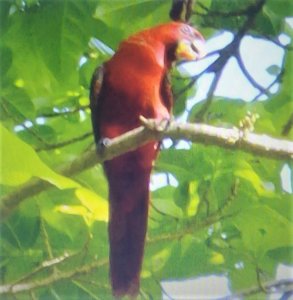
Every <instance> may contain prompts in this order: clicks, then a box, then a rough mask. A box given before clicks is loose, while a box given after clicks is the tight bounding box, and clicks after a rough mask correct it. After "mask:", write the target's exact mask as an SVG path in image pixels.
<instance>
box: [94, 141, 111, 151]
mask: <svg viewBox="0 0 293 300" xmlns="http://www.w3.org/2000/svg"><path fill="white" fill-rule="evenodd" d="M110 143H111V139H109V138H101V139H100V140H99V141H98V143H97V145H96V147H97V151H98V152H100V153H103V152H104V151H105V149H106V148H107V147H108V146H109V145H110Z"/></svg>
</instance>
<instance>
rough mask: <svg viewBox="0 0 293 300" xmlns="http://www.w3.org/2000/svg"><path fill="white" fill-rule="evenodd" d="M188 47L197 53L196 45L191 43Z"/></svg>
mask: <svg viewBox="0 0 293 300" xmlns="http://www.w3.org/2000/svg"><path fill="white" fill-rule="evenodd" d="M190 47H191V49H192V51H194V52H195V53H196V54H199V50H198V49H197V48H196V46H195V45H194V44H193V43H191V45H190Z"/></svg>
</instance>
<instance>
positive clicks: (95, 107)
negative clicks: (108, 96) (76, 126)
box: [90, 65, 104, 144]
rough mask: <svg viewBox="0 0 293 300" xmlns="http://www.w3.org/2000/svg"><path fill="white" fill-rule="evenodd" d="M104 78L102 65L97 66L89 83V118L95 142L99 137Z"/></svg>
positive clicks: (97, 141)
mask: <svg viewBox="0 0 293 300" xmlns="http://www.w3.org/2000/svg"><path fill="white" fill-rule="evenodd" d="M103 79H104V66H103V65H101V66H99V67H97V68H96V69H95V71H94V73H93V76H92V80H91V85H90V109H91V118H92V125H93V131H94V137H95V142H96V144H98V143H99V141H100V139H101V135H100V109H99V106H100V103H101V99H100V98H101V91H102V86H103Z"/></svg>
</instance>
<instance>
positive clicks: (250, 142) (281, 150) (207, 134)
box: [0, 118, 293, 220]
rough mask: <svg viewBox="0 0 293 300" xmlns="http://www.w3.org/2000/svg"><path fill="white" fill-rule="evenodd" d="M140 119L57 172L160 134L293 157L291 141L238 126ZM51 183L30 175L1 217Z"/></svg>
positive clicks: (75, 169)
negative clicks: (140, 123) (164, 124)
mask: <svg viewBox="0 0 293 300" xmlns="http://www.w3.org/2000/svg"><path fill="white" fill-rule="evenodd" d="M142 122H143V124H144V126H142V127H138V128H136V129H133V130H131V131H129V132H127V133H125V134H123V135H121V136H119V137H116V138H114V139H112V140H111V141H110V142H109V145H107V147H106V148H105V149H103V150H102V151H98V152H96V151H95V150H91V151H88V152H86V153H84V155H83V156H81V157H79V158H77V159H76V160H74V161H73V162H71V163H69V164H67V165H65V166H63V167H62V168H61V169H59V173H60V174H63V175H65V176H72V175H75V174H77V173H79V172H81V171H83V170H86V169H88V168H90V167H93V166H94V165H95V164H97V163H101V162H103V161H105V160H110V159H112V158H114V157H116V156H119V155H121V154H123V153H125V152H128V151H130V150H134V149H136V148H138V147H139V146H142V145H144V144H146V143H148V142H150V141H154V140H157V141H159V140H161V139H163V138H171V139H184V140H190V141H192V142H194V143H200V144H204V145H214V146H218V147H221V148H225V149H232V150H242V151H245V152H249V153H252V154H255V155H260V156H264V157H269V158H272V159H281V160H290V159H292V157H293V142H291V141H287V140H281V139H276V138H272V137H270V136H267V135H260V134H256V133H252V132H243V131H242V130H240V129H238V128H219V127H215V126H210V125H205V124H191V123H187V124H185V123H184V124H183V123H178V122H176V121H173V122H171V123H170V124H169V126H168V128H167V129H166V128H165V127H166V126H162V122H161V121H157V120H147V119H144V118H142ZM51 186H52V185H51V184H50V183H48V182H46V181H43V180H41V179H32V180H30V181H29V182H27V183H26V184H24V185H22V186H20V187H19V188H17V189H16V190H15V191H13V192H11V193H9V194H7V195H4V196H3V197H2V198H0V219H1V220H4V219H5V218H6V217H8V216H9V215H10V214H11V213H12V211H13V210H14V209H15V207H17V206H18V205H19V204H20V203H21V202H22V201H23V200H25V199H26V198H29V197H32V196H35V195H37V194H38V193H40V192H42V191H45V190H47V189H48V188H49V187H51Z"/></svg>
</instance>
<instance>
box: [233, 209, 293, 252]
mask: <svg viewBox="0 0 293 300" xmlns="http://www.w3.org/2000/svg"><path fill="white" fill-rule="evenodd" d="M235 225H236V226H237V228H238V229H239V230H240V231H241V234H242V238H243V243H244V245H245V247H246V248H247V249H248V250H249V251H251V253H253V255H254V256H255V257H256V258H261V257H262V256H263V255H264V254H265V253H266V252H267V251H269V250H273V249H276V248H280V247H286V246H290V245H291V241H290V239H289V238H288V237H290V236H292V233H293V225H292V223H290V222H289V221H288V219H286V218H284V217H283V216H282V215H280V214H279V213H277V212H276V211H274V210H272V209H271V208H269V207H268V206H266V205H255V206H252V207H250V208H248V209H246V210H244V211H242V212H241V213H239V215H238V216H237V217H236V219H235Z"/></svg>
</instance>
